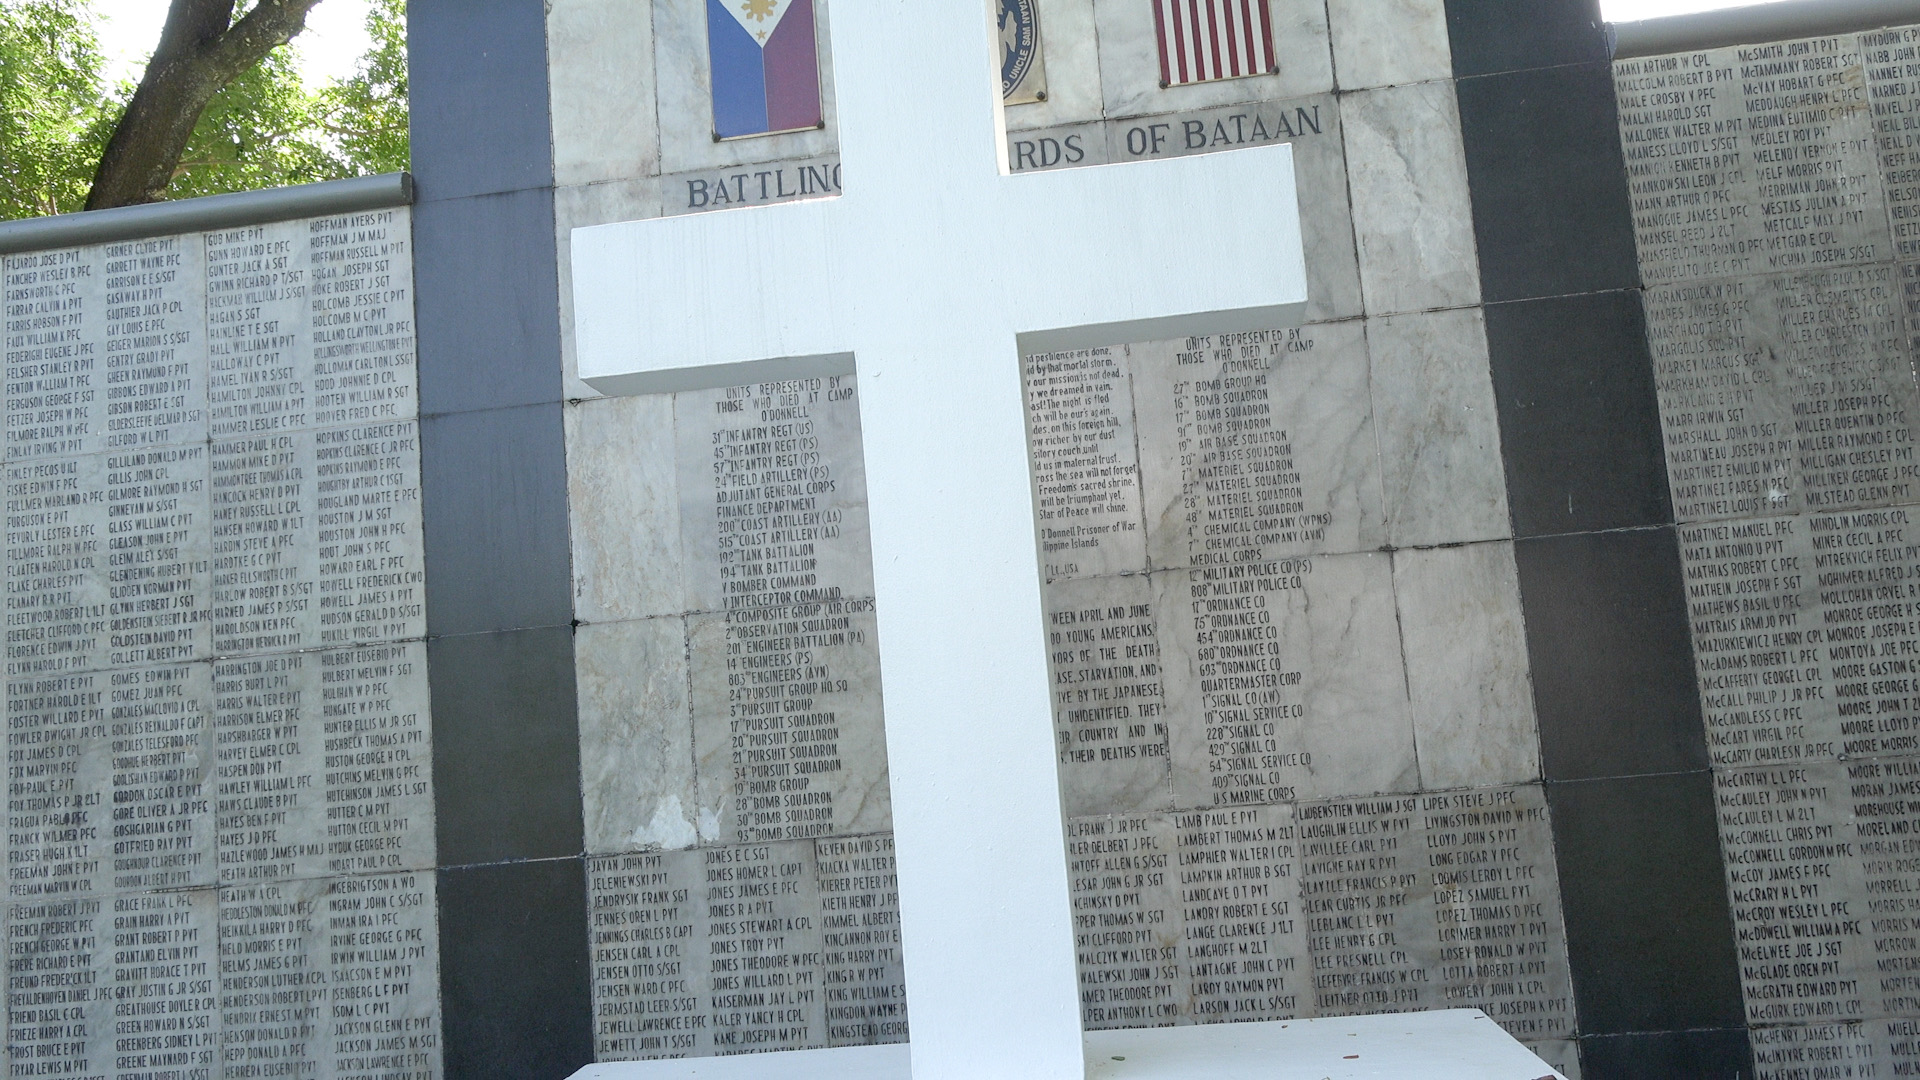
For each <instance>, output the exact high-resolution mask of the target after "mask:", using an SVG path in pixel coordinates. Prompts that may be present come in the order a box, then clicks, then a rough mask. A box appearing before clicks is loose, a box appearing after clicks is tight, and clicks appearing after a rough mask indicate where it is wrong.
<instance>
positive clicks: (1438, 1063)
mask: <svg viewBox="0 0 1920 1080" xmlns="http://www.w3.org/2000/svg"><path fill="white" fill-rule="evenodd" d="M1085 1045H1086V1060H1087V1074H1086V1075H1087V1080H1565V1078H1564V1077H1562V1076H1561V1074H1559V1073H1557V1072H1555V1071H1553V1069H1551V1068H1549V1067H1548V1066H1547V1064H1546V1063H1545V1062H1543V1061H1541V1060H1540V1059H1539V1058H1537V1057H1535V1056H1534V1055H1533V1053H1532V1052H1531V1051H1529V1050H1528V1049H1527V1048H1526V1047H1524V1046H1521V1045H1520V1044H1519V1043H1518V1042H1515V1041H1514V1039H1513V1036H1511V1035H1508V1034H1507V1033H1506V1032H1505V1031H1502V1030H1501V1029H1500V1027H1499V1026H1498V1025H1496V1024H1495V1023H1494V1022H1493V1021H1492V1020H1489V1019H1488V1018H1487V1015H1486V1014H1485V1013H1483V1012H1481V1011H1480V1010H1478V1009H1446V1010H1441V1011H1437V1012H1425V1013H1397V1014H1393V1013H1388V1014H1382V1015H1376V1016H1352V1017H1332V1018H1327V1019H1320V1020H1286V1021H1280V1020H1274V1021H1267V1022H1265V1023H1244V1024H1197V1025H1193V1026H1190V1027H1174V1028H1138V1029H1131V1030H1123V1031H1089V1032H1087V1033H1086V1044H1085ZM910 1056H911V1050H910V1049H909V1048H908V1046H907V1045H906V1044H903V1043H901V1044H895V1045H892V1046H849V1047H842V1048H840V1049H835V1050H789V1051H785V1052H782V1053H771V1054H742V1055H740V1056H738V1057H709V1058H686V1059H682V1060H679V1061H620V1062H606V1063H603V1064H599V1065H589V1066H587V1067H586V1068H584V1069H581V1070H580V1071H578V1072H576V1073H574V1074H573V1076H572V1077H570V1078H569V1080H911V1078H912V1074H913V1069H912V1063H911V1061H910V1060H909V1059H910ZM943 1064H948V1067H946V1068H942V1069H939V1070H937V1071H938V1072H939V1075H940V1076H942V1077H950V1076H955V1075H970V1074H969V1073H968V1072H967V1071H966V1066H965V1063H964V1062H956V1063H943ZM994 1080H1000V1078H998V1077H995V1078H994Z"/></svg>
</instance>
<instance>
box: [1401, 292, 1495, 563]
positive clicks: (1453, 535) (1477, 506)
mask: <svg viewBox="0 0 1920 1080" xmlns="http://www.w3.org/2000/svg"><path fill="white" fill-rule="evenodd" d="M1367 353H1368V356H1369V359H1370V360H1371V366H1370V369H1369V370H1370V372H1371V376H1372V383H1373V410H1374V431H1375V432H1376V433H1378V435H1379V439H1380V470H1381V479H1382V486H1383V488H1384V490H1385V496H1386V515H1387V536H1388V539H1389V541H1390V542H1391V543H1393V544H1394V545H1395V546H1396V547H1424V546H1431V545H1434V544H1457V543H1461V542H1466V541H1474V540H1492V539H1496V538H1499V537H1503V536H1507V535H1510V534H1511V533H1512V531H1513V525H1512V523H1511V521H1510V520H1509V518H1508V511H1507V483H1506V467H1505V464H1504V463H1503V461H1502V459H1501V457H1500V422H1499V417H1498V415H1497V414H1496V413H1495V410H1494V401H1493V377H1492V371H1491V370H1490V368H1489V362H1488V359H1487V334H1486V319H1485V316H1484V315H1482V314H1481V312H1480V311H1479V310H1478V309H1460V310H1453V311H1433V312H1421V313H1417V314H1408V315H1395V316H1390V317H1386V318H1379V319H1369V320H1368V321H1367Z"/></svg>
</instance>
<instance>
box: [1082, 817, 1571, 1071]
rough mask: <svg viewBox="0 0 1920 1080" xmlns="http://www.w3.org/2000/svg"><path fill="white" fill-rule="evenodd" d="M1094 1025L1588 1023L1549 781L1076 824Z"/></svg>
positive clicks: (1545, 1031) (1518, 1027)
mask: <svg viewBox="0 0 1920 1080" xmlns="http://www.w3.org/2000/svg"><path fill="white" fill-rule="evenodd" d="M1067 833H1068V840H1067V852H1068V855H1067V857H1068V866H1069V875H1070V878H1071V882H1072V887H1073V892H1074V899H1073V910H1074V933H1075V945H1076V949H1077V951H1078V953H1079V956H1080V969H1081V983H1082V1016H1083V1020H1084V1022H1085V1023H1086V1025H1087V1026H1088V1027H1089V1028H1110V1027H1145V1026H1164V1025H1169V1024H1186V1023H1213V1022H1220V1021H1237V1020H1276V1019H1290V1018H1294V1017H1308V1016H1343V1015H1352V1014H1357V1013H1369V1012H1392V1011H1406V1010H1410V1009H1426V1008H1460V1007H1468V1006H1471V1007H1476V1008H1481V1009H1484V1010H1486V1011H1487V1012H1488V1014H1489V1015H1492V1016H1494V1017H1495V1019H1496V1020H1497V1021H1498V1022H1500V1023H1501V1024H1502V1025H1503V1026H1505V1027H1506V1028H1507V1030H1508V1031H1509V1032H1510V1033H1512V1034H1513V1035H1515V1037H1517V1038H1521V1039H1530V1040H1538V1041H1548V1042H1552V1041H1560V1040H1566V1039H1569V1038H1571V1036H1572V1034H1573V1016H1572V996H1571V992H1570V984H1569V975H1568V968H1567V963H1566V954H1565V944H1564V943H1565V933H1564V930H1563V928H1562V926H1561V923H1560V914H1559V887H1558V883H1557V879H1556V876H1555V874H1554V864H1553V857H1552V843H1551V830H1550V829H1549V827H1548V824H1547V817H1546V805H1545V798H1544V794H1543V792H1542V791H1541V789H1540V788H1539V787H1537V786H1531V785H1529V786H1522V787H1509V788H1481V789H1473V790H1465V791H1455V792H1443V793H1433V794H1423V795H1407V796H1388V797H1377V798H1371V799H1342V800H1332V801H1324V802H1307V803H1300V804H1293V803H1282V804H1277V805H1254V806H1244V807H1221V808H1215V809H1210V810H1176V811H1173V812H1171V813H1152V814H1116V815H1091V816H1084V817H1070V818H1069V819H1068V822H1067Z"/></svg>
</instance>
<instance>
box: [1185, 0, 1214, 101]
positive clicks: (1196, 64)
mask: <svg viewBox="0 0 1920 1080" xmlns="http://www.w3.org/2000/svg"><path fill="white" fill-rule="evenodd" d="M1186 14H1187V36H1189V37H1191V38H1192V39H1193V76H1192V78H1191V79H1190V80H1189V81H1191V82H1200V81H1202V80H1205V79H1210V78H1212V77H1213V76H1211V75H1208V74H1207V39H1206V38H1205V37H1203V36H1201V33H1200V0H1187V12H1186Z"/></svg>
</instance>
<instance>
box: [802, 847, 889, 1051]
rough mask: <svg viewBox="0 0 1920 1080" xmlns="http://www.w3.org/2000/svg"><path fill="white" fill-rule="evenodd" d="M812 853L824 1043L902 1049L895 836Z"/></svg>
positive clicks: (821, 848)
mask: <svg viewBox="0 0 1920 1080" xmlns="http://www.w3.org/2000/svg"><path fill="white" fill-rule="evenodd" d="M813 851H814V860H815V861H814V872H815V885H816V888H817V889H818V891H819V894H820V944H821V950H822V951H821V954H820V962H821V963H822V965H824V970H823V971H822V972H821V983H822V991H821V998H822V1000H823V1001H824V1002H825V1003H826V1024H827V1043H828V1045H830V1046H868V1045H872V1044H875V1043H897V1042H905V1041H906V1039H907V976H906V968H905V966H904V964H903V962H902V959H901V953H900V882H899V878H898V875H897V874H896V873H895V869H896V863H895V861H894V855H893V834H892V833H873V834H870V835H867V836H849V837H834V838H832V839H823V840H816V841H814V843H813Z"/></svg>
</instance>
